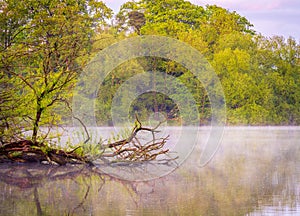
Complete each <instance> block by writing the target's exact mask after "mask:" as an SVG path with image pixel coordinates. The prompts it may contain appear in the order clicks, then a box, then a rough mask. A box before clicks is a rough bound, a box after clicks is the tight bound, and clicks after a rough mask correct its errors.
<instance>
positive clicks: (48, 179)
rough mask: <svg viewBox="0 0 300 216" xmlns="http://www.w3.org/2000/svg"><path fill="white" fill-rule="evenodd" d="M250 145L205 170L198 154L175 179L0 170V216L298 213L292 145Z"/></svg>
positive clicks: (233, 147)
mask: <svg viewBox="0 0 300 216" xmlns="http://www.w3.org/2000/svg"><path fill="white" fill-rule="evenodd" d="M277 138H278V137H277ZM297 139H298V138H297ZM247 140H248V142H244V143H240V142H239V141H234V140H230V141H229V140H228V141H225V142H224V143H223V146H222V148H221V149H220V151H219V152H218V154H217V155H216V157H215V158H214V160H213V161H212V162H211V163H210V164H209V165H208V166H206V167H204V168H200V167H197V166H196V160H197V157H198V155H200V150H199V149H198V150H197V149H196V150H195V151H194V152H193V155H192V156H191V157H190V158H189V159H188V161H187V162H186V163H184V164H183V165H182V166H181V167H180V168H179V169H177V170H176V171H175V172H173V173H171V174H169V175H167V176H165V177H162V178H158V179H155V180H151V181H145V182H132V181H124V180H120V179H118V178H115V177H113V176H109V175H107V174H103V173H102V172H101V171H100V170H99V169H98V168H97V167H86V166H61V167H56V166H42V165H37V164H31V165H12V164H2V165H0V191H1V192H0V203H1V208H0V215H264V214H265V211H266V210H265V209H266V207H273V209H276V210H274V211H277V215H280V214H281V213H280V212H281V210H280V209H283V208H288V209H289V210H290V212H292V213H293V212H294V214H300V212H299V209H300V159H299V158H300V157H299V156H300V147H299V146H298V145H295V143H296V142H297V141H296V142H290V143H286V144H284V145H283V144H282V143H281V142H278V143H277V144H276V143H275V142H269V141H268V142H265V141H264V142H265V143H264V144H263V145H262V143H261V142H257V143H255V142H252V141H251V139H250V138H249V137H248V139H247ZM295 140H296V139H295ZM249 143H250V144H249ZM262 146H263V147H262ZM268 209H270V208H268ZM297 209H298V210H297ZM297 211H298V212H297ZM295 212H296V213H295ZM274 214H275V215H276V212H275V213H274Z"/></svg>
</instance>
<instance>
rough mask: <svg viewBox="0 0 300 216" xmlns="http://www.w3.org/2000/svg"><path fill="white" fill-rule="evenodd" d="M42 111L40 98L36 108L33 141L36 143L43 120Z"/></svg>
mask: <svg viewBox="0 0 300 216" xmlns="http://www.w3.org/2000/svg"><path fill="white" fill-rule="evenodd" d="M42 112H43V108H42V107H41V102H40V101H39V100H38V101H37V109H36V117H35V120H34V124H33V130H32V138H31V139H32V142H33V143H36V141H37V140H36V139H37V134H38V130H39V122H40V120H41V116H42Z"/></svg>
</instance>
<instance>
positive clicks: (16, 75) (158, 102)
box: [0, 0, 300, 142]
mask: <svg viewBox="0 0 300 216" xmlns="http://www.w3.org/2000/svg"><path fill="white" fill-rule="evenodd" d="M138 35H161V36H167V37H172V38H176V39H178V40H180V41H183V42H185V43H187V44H189V45H191V46H192V47H194V48H195V49H197V50H199V51H200V52H201V53H202V54H203V56H204V57H205V58H206V59H207V60H208V61H209V62H210V64H211V65H212V66H213V68H214V70H215V72H216V74H217V75H218V76H219V78H220V80H221V83H222V86H223V89H224V93H225V96H226V104H227V122H228V124H230V125H299V124H300V69H299V66H300V65H299V64H300V60H299V57H300V45H299V43H298V42H297V41H296V40H295V39H294V38H292V37H289V38H284V37H281V36H274V37H271V38H268V37H265V36H263V35H261V34H258V33H256V31H255V26H253V25H252V24H251V22H250V21H248V20H247V19H246V18H245V17H242V16H240V15H239V14H238V13H236V12H231V11H228V10H226V9H224V8H221V7H217V6H206V7H201V6H197V5H194V4H192V3H190V2H188V1H183V0H164V1H162V0H141V1H139V2H133V1H128V2H127V3H125V4H123V5H122V6H121V8H120V10H119V12H118V13H117V14H116V15H115V16H113V13H112V10H111V9H109V8H108V7H106V5H105V4H104V3H102V2H98V1H96V0H51V1H50V0H43V1H38V0H26V1H25V0H24V1H20V0H4V1H0V78H1V81H0V87H1V91H0V102H1V107H0V126H1V128H0V138H1V140H2V141H3V142H4V141H7V140H9V139H11V138H18V137H20V136H22V134H20V133H19V132H20V130H21V129H22V131H24V129H25V130H30V131H32V134H31V138H30V139H32V140H33V141H36V140H37V139H39V138H43V136H42V134H40V133H39V132H40V131H39V129H40V127H41V126H48V127H51V126H57V125H62V124H66V123H70V122H69V121H68V119H69V118H70V117H71V116H72V114H71V109H72V107H71V100H72V96H73V91H72V90H73V88H74V86H75V84H76V80H77V78H78V75H79V74H80V72H81V71H82V69H83V68H84V67H85V66H86V65H87V63H88V62H89V61H90V60H91V59H92V58H93V56H95V54H96V53H98V52H99V51H100V50H102V49H104V48H105V47H107V46H109V45H110V44H113V43H115V42H118V41H120V40H122V39H125V38H128V37H134V36H138ZM149 70H152V71H153V70H155V71H158V72H160V73H164V74H168V75H172V76H174V77H176V78H178V79H179V80H180V81H181V82H182V83H184V84H185V85H186V86H187V88H188V89H189V90H190V92H191V93H192V95H193V96H194V98H195V100H196V102H197V107H198V111H199V113H200V120H201V122H200V124H209V122H210V118H211V110H210V109H211V107H210V102H209V98H208V97H207V94H206V91H205V89H204V88H203V86H202V85H201V83H200V82H199V81H197V80H195V78H194V77H193V74H192V73H190V72H189V71H187V70H186V69H185V68H184V67H182V66H181V65H179V64H177V63H176V62H173V61H169V60H166V59H159V58H155V57H144V58H138V59H133V60H131V61H128V62H126V63H124V64H123V65H121V66H118V67H117V68H116V69H115V70H114V71H112V72H111V73H110V75H109V76H107V77H106V79H105V80H104V82H103V83H102V84H99V85H100V89H99V95H98V101H97V105H96V107H97V111H96V116H97V120H98V124H99V125H107V124H108V123H110V122H111V115H110V111H111V103H112V100H113V97H114V95H115V93H116V92H117V90H118V89H119V87H120V86H121V85H122V84H123V83H124V82H125V81H126V80H127V79H129V78H130V77H132V76H134V75H136V74H138V73H141V72H143V71H149ZM176 109H177V107H176V104H175V103H174V102H173V101H172V100H171V99H170V98H169V97H168V96H166V95H163V94H160V93H155V92H149V93H147V94H144V95H141V96H140V97H139V98H137V99H136V100H135V101H133V102H132V106H131V110H130V113H131V114H133V113H134V112H137V113H138V114H139V116H140V118H141V119H147V118H148V117H149V116H150V115H152V114H153V112H165V113H166V115H167V117H168V118H169V119H170V122H172V123H174V124H176V123H178V122H180V121H181V120H180V115H179V113H176ZM174 110H175V112H174ZM171 111H172V113H170V112H171ZM181 123H182V122H181ZM183 124H187V123H185V122H183Z"/></svg>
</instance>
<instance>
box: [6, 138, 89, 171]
mask: <svg viewBox="0 0 300 216" xmlns="http://www.w3.org/2000/svg"><path fill="white" fill-rule="evenodd" d="M43 161H45V162H48V163H52V164H58V165H65V164H67V163H89V161H88V160H87V159H86V158H85V157H82V156H80V155H78V154H76V153H75V151H74V150H72V151H69V152H66V151H63V150H61V149H54V148H51V147H49V146H47V145H45V144H43V143H33V142H32V141H30V140H21V141H17V142H12V143H9V144H4V145H2V146H0V162H19V163H26V162H43Z"/></svg>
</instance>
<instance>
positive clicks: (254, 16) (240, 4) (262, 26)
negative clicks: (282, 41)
mask: <svg viewBox="0 0 300 216" xmlns="http://www.w3.org/2000/svg"><path fill="white" fill-rule="evenodd" d="M102 1H103V2H105V3H106V5H107V6H108V7H110V8H111V9H113V10H114V11H115V12H117V11H118V10H119V8H120V6H121V5H122V4H123V3H125V2H127V1H128V0H102ZM190 2H192V3H193V4H197V5H201V6H205V5H207V4H210V5H211V4H215V5H218V6H221V7H223V8H226V9H228V10H229V11H236V12H237V13H238V14H240V15H242V16H244V17H246V18H247V19H248V20H249V21H250V23H252V24H253V25H254V28H253V29H254V30H256V31H257V32H258V33H261V34H263V35H264V36H268V37H271V36H274V35H280V36H284V37H285V38H288V37H289V36H292V37H293V38H295V39H296V40H297V41H298V42H300V0H255V1H249V0H190Z"/></svg>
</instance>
